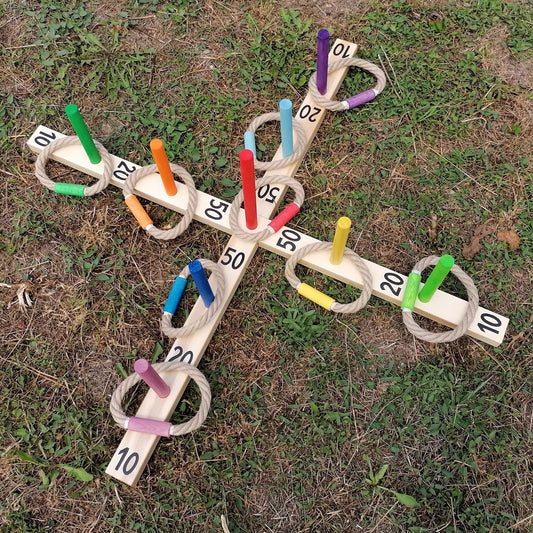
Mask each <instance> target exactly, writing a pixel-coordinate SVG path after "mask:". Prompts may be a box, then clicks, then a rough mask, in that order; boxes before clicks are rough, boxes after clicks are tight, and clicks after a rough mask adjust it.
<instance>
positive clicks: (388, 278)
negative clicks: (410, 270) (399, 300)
mask: <svg viewBox="0 0 533 533" xmlns="http://www.w3.org/2000/svg"><path fill="white" fill-rule="evenodd" d="M383 277H384V278H385V281H383V282H382V283H381V284H380V286H379V288H380V289H381V290H382V291H384V290H386V289H389V290H390V291H391V292H392V294H394V296H400V292H402V285H403V283H404V280H403V278H402V277H401V276H400V274H396V272H387V273H386V274H385V276H383Z"/></svg>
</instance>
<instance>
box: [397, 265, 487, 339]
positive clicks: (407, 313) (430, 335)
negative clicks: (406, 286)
mask: <svg viewBox="0 0 533 533" xmlns="http://www.w3.org/2000/svg"><path fill="white" fill-rule="evenodd" d="M439 259H440V257H437V256H436V255H430V256H428V257H425V258H424V259H421V260H420V261H419V262H418V263H417V264H416V265H415V266H414V267H413V272H419V273H420V274H421V273H422V272H423V271H424V270H425V269H426V268H427V267H428V266H431V265H436V264H437V263H438V262H439ZM450 272H452V273H453V274H455V276H456V278H457V279H458V280H459V281H460V282H461V283H462V284H463V286H464V288H465V289H466V292H467V294H468V307H467V309H466V312H465V314H464V316H463V318H462V320H461V321H460V322H459V324H457V326H456V327H455V328H454V329H452V330H449V331H443V332H442V333H434V332H432V331H428V330H427V329H424V328H421V327H420V326H419V325H418V324H417V323H416V322H415V321H414V318H413V312H412V311H411V310H410V309H407V308H404V309H402V318H403V323H404V324H405V327H406V328H407V329H408V330H409V331H410V332H411V333H412V334H413V335H414V336H415V337H417V338H418V339H421V340H424V341H428V342H434V343H440V342H451V341H454V340H456V339H458V338H459V337H461V336H463V335H464V334H465V333H466V331H467V329H468V326H470V324H471V323H472V321H473V320H474V317H475V315H476V311H477V308H478V304H479V294H478V290H477V288H476V286H475V285H474V282H473V281H472V278H471V277H470V276H469V275H468V274H467V273H466V272H465V271H464V270H463V269H462V268H461V267H459V266H457V265H453V266H452V269H451V270H450Z"/></svg>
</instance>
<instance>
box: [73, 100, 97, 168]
mask: <svg viewBox="0 0 533 533" xmlns="http://www.w3.org/2000/svg"><path fill="white" fill-rule="evenodd" d="M65 112H66V113H67V117H68V118H69V120H70V123H71V124H72V127H73V128H74V131H75V132H76V135H77V136H78V138H79V140H80V142H81V145H82V146H83V148H84V150H85V152H86V154H87V156H88V157H89V161H90V162H91V163H92V164H93V165H96V164H98V163H100V161H101V160H102V158H101V157H100V154H99V153H98V149H97V148H96V146H95V145H94V141H93V138H92V137H91V134H90V133H89V130H88V129H87V126H86V125H85V122H84V120H83V117H82V116H81V114H80V112H79V110H78V106H76V105H74V104H69V105H68V106H67V107H65Z"/></svg>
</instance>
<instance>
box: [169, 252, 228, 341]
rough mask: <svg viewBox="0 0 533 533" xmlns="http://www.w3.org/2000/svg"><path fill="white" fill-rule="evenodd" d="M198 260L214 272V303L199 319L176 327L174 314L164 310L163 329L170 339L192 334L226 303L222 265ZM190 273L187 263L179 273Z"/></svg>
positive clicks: (184, 274) (186, 275) (182, 276)
mask: <svg viewBox="0 0 533 533" xmlns="http://www.w3.org/2000/svg"><path fill="white" fill-rule="evenodd" d="M198 261H199V262H200V263H201V264H202V266H203V267H204V268H206V269H207V270H210V271H211V273H212V274H213V278H214V283H213V282H212V281H211V280H210V285H211V289H212V290H213V294H214V295H215V299H214V300H213V303H212V304H211V305H210V306H209V307H207V308H206V310H205V313H204V314H203V315H202V316H201V317H200V318H199V319H198V320H195V321H194V322H191V323H190V324H186V325H184V326H182V327H181V328H174V327H173V326H172V316H173V315H172V314H170V313H168V312H163V316H162V318H161V331H162V332H163V333H164V334H165V335H166V336H167V337H169V338H170V339H176V338H178V337H186V336H187V335H190V334H191V333H193V332H195V331H196V330H198V329H200V328H202V327H204V326H205V325H206V324H207V323H208V322H209V321H210V320H211V319H212V318H213V316H214V315H215V314H216V313H217V312H218V311H219V310H220V308H221V307H222V305H223V303H224V301H223V298H222V294H224V282H225V278H224V272H223V270H222V267H221V266H220V265H219V264H218V263H213V261H210V260H209V259H198ZM189 275H190V271H189V265H187V266H186V267H185V268H184V269H183V270H182V271H181V272H180V273H179V277H181V278H185V279H188V277H189Z"/></svg>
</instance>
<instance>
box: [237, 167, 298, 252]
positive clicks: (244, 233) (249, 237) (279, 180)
mask: <svg viewBox="0 0 533 533" xmlns="http://www.w3.org/2000/svg"><path fill="white" fill-rule="evenodd" d="M271 183H276V184H281V185H287V186H288V187H290V188H291V189H292V190H293V191H294V201H293V203H292V204H290V205H289V206H287V207H286V208H285V209H284V210H283V211H281V213H280V214H279V215H278V217H279V218H278V217H276V218H277V219H278V220H277V221H276V218H275V219H273V220H272V221H271V222H270V224H269V225H268V226H267V227H266V228H265V229H263V230H262V231H250V230H248V229H246V230H245V229H243V228H242V227H241V226H240V224H239V213H240V208H241V204H242V202H243V199H244V193H243V190H242V189H241V190H240V191H239V192H238V193H237V195H236V196H235V198H234V199H233V202H232V204H231V207H230V212H229V223H230V226H231V230H232V231H233V235H236V236H237V237H239V238H240V239H244V240H245V241H251V242H259V241H262V240H263V239H266V238H267V237H269V236H270V235H272V234H273V233H276V231H278V229H279V227H278V226H279V224H281V225H282V226H283V225H285V224H286V223H287V222H288V220H290V219H291V218H292V217H293V216H294V215H296V213H297V212H298V211H299V210H300V208H301V207H302V204H303V203H304V200H305V192H304V189H303V187H302V184H301V183H300V182H299V181H298V180H296V179H294V178H291V177H289V176H281V175H280V176H263V177H262V178H259V179H258V180H256V182H255V189H256V190H258V189H260V188H261V187H263V186H264V185H268V184H271ZM291 206H293V207H291ZM286 210H287V211H286ZM289 211H292V212H293V214H292V216H290V217H289V215H287V217H286V216H284V212H285V213H288V212H289ZM287 218H288V219H287ZM278 221H279V223H278ZM281 221H283V223H281Z"/></svg>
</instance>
